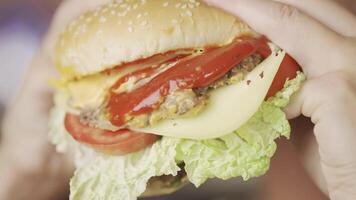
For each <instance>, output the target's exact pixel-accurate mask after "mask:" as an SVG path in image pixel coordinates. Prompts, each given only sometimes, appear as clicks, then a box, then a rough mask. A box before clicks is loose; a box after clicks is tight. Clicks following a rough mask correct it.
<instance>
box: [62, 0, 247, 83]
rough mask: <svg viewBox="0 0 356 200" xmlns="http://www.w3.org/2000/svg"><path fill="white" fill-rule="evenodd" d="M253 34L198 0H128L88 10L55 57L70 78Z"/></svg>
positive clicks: (65, 36)
mask: <svg viewBox="0 0 356 200" xmlns="http://www.w3.org/2000/svg"><path fill="white" fill-rule="evenodd" d="M246 34H252V32H251V30H250V29H249V28H248V26H247V25H246V24H244V23H242V22H241V21H240V20H239V19H237V18H236V17H234V16H232V15H230V14H227V13H225V12H223V11H221V10H218V9H216V8H213V7H210V6H208V5H206V4H204V3H202V2H199V1H194V0H123V1H118V2H116V3H110V4H107V5H104V6H102V7H99V8H98V9H96V10H93V11H89V12H87V13H85V14H83V15H82V16H80V17H79V18H78V19H76V20H75V21H73V22H72V23H71V24H69V26H68V27H67V29H66V30H65V31H64V32H63V34H62V35H61V36H60V38H59V40H58V43H57V45H56V48H55V52H56V53H55V61H56V65H57V67H58V68H59V69H60V71H61V72H62V74H63V75H64V76H66V77H68V78H70V77H74V76H84V75H88V74H94V73H97V72H100V71H103V70H105V69H109V68H112V67H113V66H116V65H119V64H121V63H125V62H130V61H134V60H137V59H141V58H145V57H149V56H152V55H155V54H158V53H163V52H167V51H170V50H177V49H184V48H200V47H205V46H212V45H224V44H227V43H230V42H231V41H232V40H233V39H234V38H236V37H238V36H240V35H246Z"/></svg>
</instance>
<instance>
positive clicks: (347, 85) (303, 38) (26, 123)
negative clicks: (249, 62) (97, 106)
mask: <svg viewBox="0 0 356 200" xmlns="http://www.w3.org/2000/svg"><path fill="white" fill-rule="evenodd" d="M108 1H109V0H86V1H85V4H83V1H80V0H68V1H65V2H64V3H62V5H61V6H60V8H59V9H58V11H57V13H56V15H55V17H54V21H53V23H52V26H51V28H50V30H49V32H48V35H47V37H46V38H45V40H44V43H43V46H42V48H41V50H40V51H39V52H38V54H37V56H36V57H35V58H34V61H33V63H32V64H31V67H30V68H29V70H28V72H27V74H26V77H25V78H24V80H23V86H22V87H21V88H20V90H19V91H18V95H17V97H16V98H15V99H14V101H13V103H12V104H11V105H10V106H9V107H7V112H6V114H5V116H4V122H3V124H2V126H1V128H2V130H1V132H2V134H3V135H2V140H1V145H0V172H1V176H0V199H14V200H17V199H29V200H32V199H36V200H45V199H51V200H52V199H66V198H67V197H68V191H67V190H68V181H69V177H70V176H72V172H73V164H72V163H71V161H70V159H69V158H67V157H66V156H65V155H59V154H57V153H55V150H54V147H53V146H52V145H51V144H49V142H48V140H47V118H48V110H49V108H50V107H51V104H50V103H49V102H51V93H52V91H51V89H50V88H49V86H48V83H47V81H48V79H50V78H51V77H54V76H55V73H54V69H53V64H52V63H51V49H52V47H53V44H54V42H55V40H56V38H57V36H58V34H59V33H60V32H61V30H63V28H64V27H65V25H66V24H67V23H68V22H69V21H70V20H71V19H73V18H75V17H76V16H78V15H80V14H81V13H82V12H84V11H85V10H88V9H90V8H93V7H95V6H97V5H99V4H103V3H105V2H108ZM351 1H353V0H351ZM351 1H350V2H351ZM208 2H210V3H215V5H216V6H220V7H222V8H223V9H226V10H228V11H229V12H232V13H236V14H237V15H239V16H240V17H241V18H243V19H244V20H245V21H246V22H248V23H249V24H250V25H251V26H252V27H253V28H254V29H256V30H257V31H258V32H260V33H263V34H265V35H267V36H268V37H269V38H270V39H271V40H272V41H274V42H275V43H277V44H278V45H280V46H281V47H282V48H284V49H285V50H287V52H288V53H290V54H291V55H292V56H293V57H295V58H296V59H297V60H298V62H299V63H300V64H301V65H302V67H303V69H304V71H305V72H306V74H307V75H308V79H309V80H308V82H307V83H306V84H305V87H304V88H303V90H302V91H301V92H300V94H299V95H298V96H296V97H295V98H294V101H293V103H292V104H291V105H290V106H289V107H288V108H287V109H286V113H287V114H288V116H289V117H290V118H294V117H296V116H298V115H301V114H303V115H305V116H308V117H311V119H312V121H313V123H314V124H315V128H314V134H315V136H316V140H317V142H318V144H319V146H320V148H319V152H320V157H321V165H322V167H323V172H324V176H325V178H326V180H327V184H328V188H329V192H330V197H331V198H332V199H346V200H347V199H354V195H356V194H354V192H355V191H356V186H355V185H356V157H355V156H354V155H356V134H355V130H356V127H355V125H356V116H355V115H356V106H355V103H354V102H356V97H355V93H356V82H355V77H356V72H355V69H356V60H355V56H354V55H356V50H355V48H356V44H355V39H354V37H355V35H356V29H355V28H352V27H356V20H355V17H354V16H353V15H352V14H350V13H349V12H347V11H346V10H345V9H343V8H342V7H340V6H339V5H337V4H335V3H334V2H333V1H331V0H313V1H310V0H309V1H307V0H280V3H276V2H273V1H271V0H234V1H232V0H230V1H227V0H218V1H211V0H210V1H208ZM287 4H289V5H290V6H287ZM310 4H313V6H311V5H310ZM293 6H294V7H293ZM296 8H298V9H299V10H297V9H296ZM313 8H319V9H313ZM330 13H332V14H330ZM289 145H291V144H289ZM296 154H297V152H296V150H295V149H294V148H293V147H291V146H288V145H283V144H282V145H281V146H280V148H279V151H278V152H277V155H276V158H275V161H274V162H273V163H274V164H272V169H271V171H270V173H269V174H268V175H267V177H266V178H267V179H274V180H276V179H277V180H278V181H275V184H276V185H270V186H271V187H270V188H266V189H268V190H270V191H269V192H268V194H269V195H268V197H270V199H274V200H276V199H290V198H291V197H300V198H297V199H313V200H314V199H325V196H324V197H323V196H322V194H321V193H320V192H318V191H317V189H316V188H315V187H314V186H313V185H312V183H311V180H309V179H308V177H307V175H306V174H302V175H300V176H299V175H298V176H297V175H295V174H293V173H290V172H289V171H288V170H284V171H281V167H280V166H282V165H279V164H278V162H277V161H278V160H279V161H284V162H287V164H289V165H284V166H286V167H288V168H289V169H291V168H293V170H296V171H297V170H298V169H300V170H302V167H301V165H300V163H298V162H296V161H293V160H292V159H291V158H292V157H295V156H296ZM300 170H299V171H300ZM284 172H285V174H286V176H287V175H288V174H289V175H288V177H289V179H287V180H286V179H285V177H282V176H281V173H284ZM278 174H279V176H277V175H278ZM283 178H284V181H283ZM297 178H298V181H297V183H299V184H298V185H294V187H299V186H300V185H303V183H305V185H306V186H308V187H306V189H308V188H309V189H308V193H309V192H310V193H311V190H312V188H314V191H317V192H316V195H317V196H316V197H315V198H313V197H312V196H298V195H297V194H299V195H301V190H302V189H303V187H300V188H299V189H300V190H299V191H297V192H296V193H294V194H295V195H291V194H289V196H288V194H284V193H282V192H280V190H278V189H279V188H280V187H281V185H288V183H290V182H291V181H288V180H293V179H294V180H295V179H297ZM303 180H304V181H303ZM305 181H306V182H305ZM278 183H279V185H278ZM309 186H310V187H309ZM292 187H293V185H292ZM34 191H36V192H34ZM271 191H272V192H271ZM273 191H275V192H273ZM304 194H305V191H304ZM281 195H285V196H281ZM265 197H266V196H265ZM263 199H265V198H263Z"/></svg>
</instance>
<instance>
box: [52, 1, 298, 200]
mask: <svg viewBox="0 0 356 200" xmlns="http://www.w3.org/2000/svg"><path fill="white" fill-rule="evenodd" d="M54 61H55V65H56V67H57V69H58V71H59V73H60V79H59V80H58V81H56V83H55V87H56V88H57V90H56V94H55V97H54V101H55V106H54V108H53V109H52V111H51V118H50V123H49V126H50V138H51V140H52V142H53V143H54V144H55V145H56V146H57V150H58V151H59V152H68V153H71V154H72V155H73V159H74V160H75V162H76V165H77V170H76V172H75V175H74V177H73V178H72V180H71V183H70V187H71V194H70V199H75V200H76V199H85V200H91V199H93V200H94V199H136V198H137V197H139V196H151V195H162V194H168V193H171V192H174V191H176V190H177V189H179V188H180V187H182V186H183V185H185V184H186V183H187V182H192V183H193V184H194V185H196V186H200V185H201V184H203V183H204V182H205V181H206V180H207V179H209V178H214V177H217V178H221V179H224V180H226V179H229V178H233V177H239V176H241V177H242V178H243V179H244V180H248V179H249V178H252V177H256V176H260V175H262V174H264V173H265V172H266V171H267V170H268V167H269V162H270V158H271V157H272V156H273V154H274V151H275V149H276V144H275V142H274V140H275V139H276V138H278V137H280V136H285V137H289V134H290V127H289V124H288V121H287V119H286V117H285V115H284V113H283V112H282V110H281V109H282V108H283V107H284V106H286V105H287V103H288V102H289V99H290V97H291V95H292V94H293V93H295V92H296V91H297V90H298V89H299V87H300V85H301V83H302V82H303V80H304V75H303V74H302V73H300V72H298V70H299V67H298V65H297V63H296V62H295V61H294V60H293V59H292V58H291V57H290V56H288V55H287V54H286V53H285V52H284V51H283V50H281V49H279V48H278V47H277V46H276V45H274V44H273V43H271V42H270V41H269V40H268V39H267V38H265V37H264V36H262V35H260V34H258V33H256V32H254V31H253V30H252V29H251V28H250V27H249V26H248V25H247V24H245V23H244V22H242V21H241V20H240V19H238V18H237V17H236V16H233V15H231V14H228V13H226V12H224V11H222V10H219V9H217V8H214V7H211V6H209V5H206V4H204V3H203V2H200V1H195V0H170V1H167V0H123V1H113V2H111V3H108V4H106V5H103V6H101V7H98V8H96V9H95V10H91V11H88V12H86V13H84V14H82V15H81V16H79V17H78V18H77V19H75V20H74V21H72V22H71V23H70V24H69V25H68V26H67V28H66V29H65V30H64V31H63V33H62V34H61V35H60V37H59V38H58V42H57V45H56V47H55V58H54Z"/></svg>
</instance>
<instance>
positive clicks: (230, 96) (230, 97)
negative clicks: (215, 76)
mask: <svg viewBox="0 0 356 200" xmlns="http://www.w3.org/2000/svg"><path fill="white" fill-rule="evenodd" d="M272 49H273V48H272ZM272 51H273V53H272V54H271V56H269V57H268V58H266V59H265V60H264V61H263V62H262V63H261V64H260V65H258V66H257V67H256V68H255V69H254V70H253V71H252V72H250V73H249V74H248V75H247V76H246V78H245V80H244V81H242V82H239V83H235V84H232V85H230V86H226V87H223V88H220V89H217V90H215V91H212V92H211V95H210V101H209V102H210V103H209V104H208V106H207V107H206V108H205V110H204V111H203V112H202V113H200V114H199V115H197V116H194V117H189V118H176V119H167V120H165V121H163V122H161V123H159V124H158V125H156V126H153V127H147V128H140V129H134V130H136V131H141V132H146V133H153V134H157V135H162V136H170V137H175V138H190V139H198V140H201V139H210V138H218V137H221V136H224V135H226V134H229V133H232V132H233V131H235V130H236V129H238V128H239V127H240V126H241V125H243V124H244V123H246V122H247V121H248V120H249V119H250V118H251V117H252V115H253V114H254V113H256V112H257V110H258V108H259V107H260V105H261V104H262V102H263V101H264V99H265V97H266V94H267V92H268V90H269V88H270V86H271V84H272V81H273V79H274V77H275V75H276V73H277V71H278V69H279V66H280V64H281V62H282V60H283V58H284V56H285V53H284V52H281V51H279V50H278V49H273V50H272ZM261 74H263V76H261ZM262 77H263V78H262Z"/></svg>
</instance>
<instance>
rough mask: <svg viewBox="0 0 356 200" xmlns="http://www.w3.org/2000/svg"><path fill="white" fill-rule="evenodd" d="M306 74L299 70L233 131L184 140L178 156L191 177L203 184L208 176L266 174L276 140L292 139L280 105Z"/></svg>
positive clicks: (298, 86) (193, 180) (179, 147)
mask: <svg viewBox="0 0 356 200" xmlns="http://www.w3.org/2000/svg"><path fill="white" fill-rule="evenodd" d="M304 80H305V76H304V75H303V74H302V73H299V74H298V75H297V77H296V78H295V79H293V80H290V81H287V82H286V84H285V87H284V89H283V90H282V91H280V92H279V93H278V94H276V95H275V96H274V97H272V98H270V99H269V100H268V101H266V102H264V103H263V104H262V105H261V107H260V108H259V110H258V112H256V113H255V115H254V116H253V117H252V118H251V119H250V120H249V121H248V122H247V123H246V124H244V125H243V126H242V127H240V128H239V129H238V130H236V131H235V132H234V133H231V134H228V135H226V136H224V137H221V138H218V139H211V140H204V141H196V140H181V142H180V143H179V144H178V146H177V159H178V160H181V161H184V163H185V170H186V172H187V174H188V178H189V180H190V181H191V182H192V183H194V184H195V185H196V186H200V185H201V184H203V183H204V182H205V181H206V180H207V179H209V178H214V177H217V178H220V179H224V180H226V179H229V178H233V177H238V176H242V178H243V179H244V180H248V179H249V178H251V177H256V176H260V175H262V174H264V173H265V172H266V171H267V170H268V168H269V164H270V159H271V157H272V156H273V154H274V153H275V150H276V143H275V142H274V140H275V139H276V138H278V137H280V136H284V137H287V138H289V135H290V131H291V130H290V126H289V123H288V120H287V119H286V116H285V114H284V112H283V111H282V110H281V108H283V107H285V106H286V105H287V104H288V102H289V100H290V97H291V96H292V95H293V94H294V93H295V92H296V91H297V90H298V89H299V88H300V86H301V84H302V83H303V81H304Z"/></svg>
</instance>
